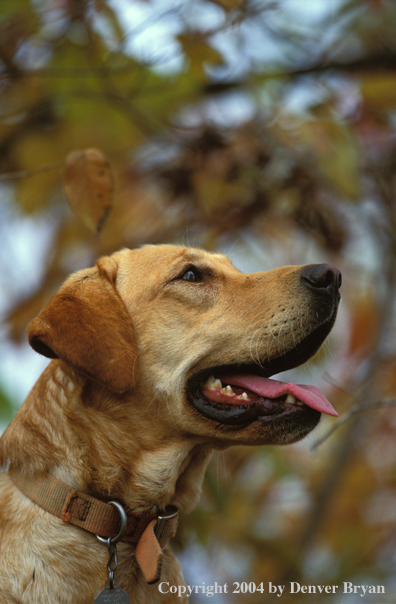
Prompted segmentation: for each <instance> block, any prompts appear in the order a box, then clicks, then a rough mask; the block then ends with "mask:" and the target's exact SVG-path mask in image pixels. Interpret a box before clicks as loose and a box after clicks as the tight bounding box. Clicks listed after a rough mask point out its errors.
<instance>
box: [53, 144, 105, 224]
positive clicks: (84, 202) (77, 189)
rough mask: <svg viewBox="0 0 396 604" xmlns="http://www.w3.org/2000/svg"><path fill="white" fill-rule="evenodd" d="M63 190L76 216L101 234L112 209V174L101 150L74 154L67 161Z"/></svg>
mask: <svg viewBox="0 0 396 604" xmlns="http://www.w3.org/2000/svg"><path fill="white" fill-rule="evenodd" d="M63 186H64V189H65V192H66V197H67V199H68V201H69V204H70V207H71V208H72V210H73V212H74V213H75V214H76V215H77V216H78V218H80V220H82V221H83V222H84V224H85V225H86V226H87V227H88V228H89V229H90V230H92V231H96V232H99V231H100V230H101V228H102V227H103V225H104V223H105V222H106V219H107V217H108V215H109V212H110V210H111V207H112V205H113V192H114V183H113V174H112V171H111V167H110V164H109V162H108V160H107V159H106V158H105V157H104V155H103V154H102V152H101V151H99V150H98V149H84V150H82V151H73V152H72V153H70V154H69V155H68V157H67V159H66V165H65V170H64V174H63Z"/></svg>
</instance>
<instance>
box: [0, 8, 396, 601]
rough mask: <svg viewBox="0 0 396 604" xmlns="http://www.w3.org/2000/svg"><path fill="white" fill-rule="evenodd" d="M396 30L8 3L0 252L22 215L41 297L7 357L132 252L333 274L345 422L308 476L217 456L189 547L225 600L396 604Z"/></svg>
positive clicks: (310, 20)
mask: <svg viewBox="0 0 396 604" xmlns="http://www.w3.org/2000/svg"><path fill="white" fill-rule="evenodd" d="M303 5H304V6H303ZM330 5H331V7H332V10H330V9H329V6H330ZM335 5H337V8H334V7H335ZM296 6H298V9H297V8H295V7H296ZM304 7H305V8H304ZM307 7H308V8H307ZM395 26H396V4H395V3H394V2H392V1H391V0H340V1H339V2H338V3H328V2H326V1H325V0H323V2H322V1H321V0H318V2H317V3H296V2H290V1H286V0H278V1H270V0H262V1H261V2H255V1H253V0H216V1H211V2H209V1H205V0H199V1H198V0H196V1H194V2H187V3H184V2H182V1H179V2H177V1H176V0H175V1H174V2H166V3H164V2H161V1H160V0H157V1H154V0H152V1H151V2H150V1H147V2H138V1H137V0H136V1H133V2H132V1H131V2H127V3H125V4H124V3H122V2H121V1H120V0H118V1H117V0H114V1H113V2H112V1H110V0H108V1H106V0H57V1H56V2H54V1H51V0H31V1H30V2H29V1H28V0H3V1H2V2H1V4H0V173H1V175H0V185H1V187H2V188H1V189H0V193H1V196H0V201H1V200H2V205H1V206H0V210H1V211H2V220H1V224H2V228H3V231H2V232H4V233H5V234H7V233H8V232H9V228H8V227H9V225H11V222H10V216H11V213H12V212H14V215H16V216H18V217H19V218H18V219H19V220H23V219H25V218H26V217H30V218H31V220H32V221H33V223H34V224H35V225H37V231H38V233H40V232H41V230H40V229H41V226H42V225H45V228H46V231H47V232H49V235H48V237H47V241H48V243H47V244H46V253H45V258H46V265H45V266H44V269H43V270H42V273H41V274H40V275H39V276H38V277H37V283H36V285H35V286H34V287H31V289H30V290H29V291H28V292H26V289H25V288H24V287H22V286H21V287H20V291H19V292H18V291H16V292H15V286H14V290H13V291H14V294H13V296H12V298H11V299H10V302H9V306H8V310H7V313H6V314H7V316H6V321H5V322H6V324H7V325H8V334H9V338H10V339H11V340H13V341H15V342H21V341H23V339H24V332H25V328H26V324H27V322H28V321H29V320H30V319H31V318H33V316H34V315H35V314H36V313H37V312H38V311H39V310H40V308H41V307H42V305H43V304H44V302H45V301H46V300H47V299H48V298H49V296H50V295H51V294H52V293H53V292H54V290H55V289H56V288H57V287H58V286H59V284H60V283H61V281H62V280H63V279H64V277H65V276H66V275H67V274H68V273H69V272H71V271H73V270H75V269H77V268H80V267H81V266H83V265H87V264H90V263H93V262H94V260H95V258H96V257H97V256H99V255H102V254H106V253H110V252H112V251H114V250H116V249H118V248H120V247H123V246H128V247H135V246H138V245H141V244H143V243H148V242H150V243H156V242H164V241H165V242H166V241H169V242H171V241H183V240H186V239H189V240H190V241H191V243H193V244H195V245H203V246H205V247H207V248H209V249H214V248H221V249H227V248H228V247H232V246H234V245H235V250H234V257H235V261H236V262H237V263H238V261H240V262H241V258H242V251H243V250H244V251H247V252H248V254H247V257H248V260H246V254H245V255H243V258H244V259H245V260H244V263H245V266H246V267H247V269H248V270H252V267H253V269H257V270H263V267H264V268H270V267H271V265H275V264H286V263H303V262H307V261H308V262H316V261H322V260H325V261H330V262H333V263H334V264H337V265H338V266H340V268H341V269H342V271H343V275H344V285H343V290H342V291H343V306H342V310H341V314H340V318H339V321H338V327H336V329H335V332H334V336H333V337H332V338H330V344H328V345H327V348H325V352H326V354H323V353H322V354H320V355H319V356H318V357H317V358H316V359H314V361H312V363H311V365H310V366H309V369H308V370H306V373H305V378H307V375H308V379H310V378H311V373H313V374H314V375H313V381H316V380H317V379H319V380H320V379H322V385H323V383H324V380H323V376H326V372H327V377H326V381H327V386H326V384H325V386H326V388H327V394H328V396H329V397H330V398H331V400H332V402H333V403H334V404H335V406H336V408H337V409H338V410H339V412H340V415H341V419H340V421H339V423H337V421H336V423H335V424H332V423H331V422H330V423H326V422H324V424H323V428H322V436H326V431H327V430H330V428H331V427H333V428H332V433H331V435H328V438H327V439H325V442H323V443H321V444H318V445H317V446H316V448H315V452H316V454H315V455H313V454H312V453H311V452H310V451H309V448H308V445H296V446H293V447H290V448H285V449H281V450H278V449H271V450H251V449H249V448H233V449H231V450H229V451H228V452H226V453H224V454H223V453H222V454H221V455H220V454H219V455H218V456H216V457H215V460H214V462H213V463H212V465H211V466H210V468H209V471H208V475H207V479H206V482H205V492H204V497H203V500H202V504H201V506H200V507H199V508H198V509H197V510H196V511H195V512H194V513H193V514H192V515H191V516H190V517H188V518H186V519H185V520H184V522H183V526H182V530H181V531H180V534H179V536H178V546H179V548H181V549H183V548H186V547H189V544H191V542H192V541H193V542H194V543H198V544H200V543H201V544H203V545H204V547H205V555H206V558H207V559H208V560H212V561H213V564H214V566H215V571H214V570H213V569H210V564H208V567H207V573H208V575H207V576H208V577H211V576H213V581H215V580H216V581H221V580H222V579H223V582H224V581H228V582H229V583H230V584H231V583H232V581H234V580H235V581H238V580H239V581H248V582H249V581H255V582H256V583H257V584H259V583H260V582H262V581H264V584H267V583H268V581H271V582H272V583H276V584H282V583H283V584H284V583H286V582H288V581H299V582H300V583H301V584H319V583H324V584H334V585H341V584H342V582H343V581H353V582H355V583H357V584H366V585H367V584H377V583H379V584H383V585H385V586H386V589H387V593H386V597H385V599H381V597H383V596H380V595H376V596H366V597H365V599H364V601H365V602H373V603H374V604H381V602H384V603H385V602H386V603H389V602H390V601H392V600H394V599H395V593H392V585H393V589H394V575H395V561H396V541H395V539H396V534H395V512H394V510H395V509H396V506H395V501H396V465H395V459H396V450H395V448H396V445H395V442H396V438H395V436H396V411H395V408H394V407H393V404H394V401H395V396H396V378H395V369H396V349H395V338H394V335H395V305H394V302H393V301H394V300H395V288H396V283H395V279H396V239H395V232H396V202H395V193H396V180H395V176H394V174H395V165H396V142H395V141H396V137H395V134H396V132H395V129H396V71H395V61H396V40H395V36H394V30H395ZM161 36H162V37H161ZM10 195H11V198H12V202H11V207H12V210H10V207H9V206H7V203H6V199H9V197H10ZM66 196H67V197H66ZM67 200H68V201H69V203H70V206H69V205H68V203H67ZM70 208H71V209H70ZM10 212H11V213H10ZM11 236H12V233H11V235H10V234H8V237H11ZM4 241H5V244H4V245H5V252H6V253H5V254H4V258H2V259H0V260H1V269H2V273H3V274H10V273H9V268H8V264H9V256H8V255H7V249H8V246H9V241H10V240H9V239H7V237H5V239H4ZM7 242H8V243H7ZM3 249H4V247H3ZM236 250H238V254H239V253H240V254H241V256H238V254H237V253H236ZM32 252H33V254H34V250H32ZM13 269H14V271H15V273H17V272H18V270H19V267H18V266H15V264H14V266H13ZM40 270H41V269H40ZM10 282H11V279H10ZM5 291H8V288H5ZM299 375H300V374H299ZM1 400H2V401H3V397H2V399H1ZM4 400H6V399H5V398H4ZM5 409H6V405H5V404H4V403H3V402H1V403H0V413H2V414H4V412H5ZM332 421H333V420H332ZM334 426H335V427H334ZM311 444H314V442H313V440H312V439H311ZM196 547H198V545H197V546H196ZM191 580H193V581H195V582H197V578H196V576H195V577H194V576H193V577H192V579H191ZM191 580H190V582H191ZM203 580H206V582H208V579H207V578H203ZM323 597H324V596H323ZM358 597H359V596H358ZM326 598H327V600H328V601H332V602H334V604H340V602H342V604H344V602H345V603H346V602H349V601H351V602H352V601H360V600H356V597H355V600H352V599H347V598H346V597H345V599H343V600H340V599H339V596H326ZM370 598H372V599H370ZM317 600H318V597H317V596H316V598H315V597H314V600H313V601H317ZM228 601H230V602H231V601H232V599H231V597H230V598H229V599H228ZM235 601H236V602H241V603H243V602H245V601H246V602H249V603H250V604H254V602H258V601H260V602H266V601H270V597H269V595H268V594H267V593H265V594H255V595H254V594H246V595H243V594H240V595H239V596H238V598H237V599H236V600H235ZM282 601H283V602H286V603H287V602H293V603H295V604H298V602H307V601H308V602H309V601H311V599H310V596H308V595H304V594H294V595H290V594H286V593H285V594H284V595H283V596H282Z"/></svg>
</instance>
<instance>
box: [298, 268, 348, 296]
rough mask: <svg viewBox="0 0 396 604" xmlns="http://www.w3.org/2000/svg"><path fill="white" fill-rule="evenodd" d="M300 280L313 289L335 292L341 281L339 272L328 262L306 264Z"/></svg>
mask: <svg viewBox="0 0 396 604" xmlns="http://www.w3.org/2000/svg"><path fill="white" fill-rule="evenodd" d="M301 281H302V282H303V283H304V285H306V286H307V287H310V288H311V289H315V290H326V291H328V292H330V293H336V292H337V291H338V290H339V289H340V287H341V282H342V277H341V272H340V271H339V270H338V268H336V267H335V266H332V265H330V264H308V265H307V266H305V267H304V268H303V270H302V273H301Z"/></svg>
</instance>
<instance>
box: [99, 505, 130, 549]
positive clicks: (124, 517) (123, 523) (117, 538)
mask: <svg viewBox="0 0 396 604" xmlns="http://www.w3.org/2000/svg"><path fill="white" fill-rule="evenodd" d="M108 503H109V505H112V506H113V508H116V510H117V511H118V513H119V514H120V520H121V528H120V532H119V533H118V535H116V536H115V537H101V536H100V535H96V538H97V539H99V541H100V542H101V543H106V545H116V543H118V542H119V541H121V539H122V538H123V536H124V535H125V531H126V527H127V522H128V518H127V515H126V513H125V510H124V508H123V507H122V505H121V504H120V503H118V501H109V502H108Z"/></svg>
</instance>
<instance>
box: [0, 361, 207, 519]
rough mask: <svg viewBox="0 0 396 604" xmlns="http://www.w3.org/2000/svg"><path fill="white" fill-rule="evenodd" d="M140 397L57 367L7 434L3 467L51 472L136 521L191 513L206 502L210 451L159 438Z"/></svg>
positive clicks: (1, 447) (0, 456)
mask: <svg viewBox="0 0 396 604" xmlns="http://www.w3.org/2000/svg"><path fill="white" fill-rule="evenodd" d="M135 396H138V395H137V394H135V393H126V394H125V395H122V396H120V395H117V396H115V395H113V394H112V393H111V392H109V391H108V390H107V389H104V388H103V387H102V386H100V385H99V384H96V383H94V382H93V381H92V380H89V379H87V378H85V377H83V376H81V375H80V374H78V373H76V372H75V371H74V370H73V369H71V368H70V367H69V366H67V365H66V364H65V363H63V362H62V361H58V360H55V361H52V362H51V363H50V364H49V365H48V367H47V369H46V370H45V371H44V373H43V374H42V376H41V377H40V378H39V380H38V381H37V382H36V384H35V386H34V387H33V390H32V392H31V393H30V395H29V396H28V398H27V399H26V401H25V403H24V405H23V406H22V408H21V409H20V411H19V413H18V414H17V416H16V417H15V418H14V420H13V421H12V422H11V424H10V426H9V427H8V428H7V430H6V432H5V433H4V435H3V437H2V439H1V441H0V463H1V464H3V465H10V466H11V467H12V468H15V469H21V468H23V469H24V470H26V471H28V472H29V473H34V472H44V471H46V472H49V473H50V474H52V475H53V476H55V477H56V478H58V479H60V480H62V481H63V482H65V483H66V484H68V485H69V486H71V487H75V488H78V489H80V490H83V491H85V492H87V493H88V494H91V495H93V496H94V497H97V498H114V499H117V500H119V501H121V502H122V503H123V504H124V505H125V506H126V507H127V508H128V509H129V510H130V511H132V512H134V513H136V514H140V513H143V512H150V513H156V512H157V511H158V510H161V509H164V508H165V507H166V506H167V505H170V504H172V505H176V506H177V507H178V508H179V510H182V511H184V512H189V511H191V510H192V509H193V508H194V507H195V505H196V504H197V502H198V500H199V497H200V493H201V486H202V481H203V476H204V473H205V469H206V466H207V463H208V461H209V459H210V456H211V447H210V446H208V445H206V444H204V443H202V442H199V441H197V440H195V441H194V440H191V441H188V442H183V440H182V439H178V438H177V437H176V436H174V435H172V434H171V433H169V434H166V438H164V430H163V426H161V430H158V433H161V434H162V440H157V439H155V438H153V424H154V433H155V421H156V414H155V413H153V412H150V410H149V409H148V410H147V409H139V408H136V405H135V404H134V403H135V400H134V397H135ZM81 401H83V403H82V402H81ZM38 402H39V404H38ZM158 421H159V420H158ZM137 426H139V430H137V429H136V427H137Z"/></svg>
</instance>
